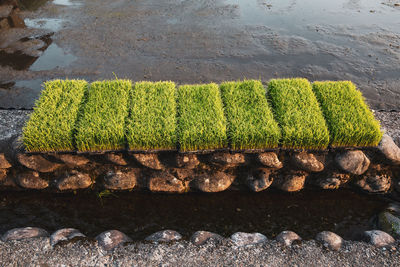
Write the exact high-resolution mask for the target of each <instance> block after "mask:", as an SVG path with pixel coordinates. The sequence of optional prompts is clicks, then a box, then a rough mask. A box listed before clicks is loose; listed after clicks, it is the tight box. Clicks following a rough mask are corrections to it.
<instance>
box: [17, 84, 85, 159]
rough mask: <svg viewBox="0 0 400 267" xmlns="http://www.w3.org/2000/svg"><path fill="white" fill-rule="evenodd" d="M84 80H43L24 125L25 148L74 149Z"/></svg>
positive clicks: (83, 91)
mask: <svg viewBox="0 0 400 267" xmlns="http://www.w3.org/2000/svg"><path fill="white" fill-rule="evenodd" d="M86 88H87V83H86V82H85V81H82V80H64V81H63V80H54V81H48V82H45V83H44V90H43V91H42V94H41V96H40V98H39V100H38V101H37V102H36V103H35V107H34V112H33V113H32V115H31V116H30V119H29V120H28V122H27V123H26V125H25V127H24V129H23V142H24V145H25V149H26V150H27V151H30V152H40V151H41V152H45V151H63V150H64V151H65V150H73V149H74V142H73V139H74V138H73V136H74V131H75V123H76V120H77V116H78V111H79V107H80V103H81V101H82V98H83V96H84V93H85V90H86Z"/></svg>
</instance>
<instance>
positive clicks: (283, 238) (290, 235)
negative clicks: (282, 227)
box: [276, 231, 301, 246]
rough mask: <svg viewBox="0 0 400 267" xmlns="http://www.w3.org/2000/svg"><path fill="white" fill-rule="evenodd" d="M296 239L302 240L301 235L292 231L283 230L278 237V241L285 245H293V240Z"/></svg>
mask: <svg viewBox="0 0 400 267" xmlns="http://www.w3.org/2000/svg"><path fill="white" fill-rule="evenodd" d="M296 240H299V241H300V240H301V237H300V236H299V235H298V234H296V233H295V232H292V231H283V232H281V233H280V234H279V235H278V236H277V237H276V241H278V242H279V243H281V244H283V245H285V246H291V245H292V243H293V241H296Z"/></svg>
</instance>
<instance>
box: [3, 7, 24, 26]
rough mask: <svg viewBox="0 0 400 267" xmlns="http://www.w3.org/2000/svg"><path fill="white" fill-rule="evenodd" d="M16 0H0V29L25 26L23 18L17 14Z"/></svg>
mask: <svg viewBox="0 0 400 267" xmlns="http://www.w3.org/2000/svg"><path fill="white" fill-rule="evenodd" d="M19 12H20V10H19V8H18V2H17V1H16V0H1V1H0V30H5V29H9V28H23V27H25V23H24V20H23V19H22V18H21V17H20V16H19Z"/></svg>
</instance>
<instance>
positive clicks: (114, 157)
mask: <svg viewBox="0 0 400 267" xmlns="http://www.w3.org/2000/svg"><path fill="white" fill-rule="evenodd" d="M105 157H106V159H107V160H108V161H110V162H112V163H114V164H117V165H121V166H125V165H128V162H126V160H125V159H124V156H123V155H122V154H117V153H107V154H106V155H105Z"/></svg>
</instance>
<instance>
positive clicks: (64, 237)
mask: <svg viewBox="0 0 400 267" xmlns="http://www.w3.org/2000/svg"><path fill="white" fill-rule="evenodd" d="M75 237H85V235H84V234H82V233H81V232H80V231H79V230H77V229H75V228H64V229H60V230H57V231H55V232H54V233H53V234H52V235H51V236H50V244H51V245H52V246H55V245H56V244H57V243H59V242H61V241H68V240H71V239H72V238H75Z"/></svg>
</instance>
